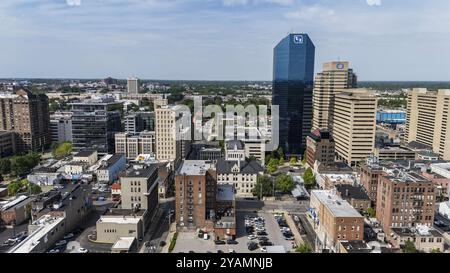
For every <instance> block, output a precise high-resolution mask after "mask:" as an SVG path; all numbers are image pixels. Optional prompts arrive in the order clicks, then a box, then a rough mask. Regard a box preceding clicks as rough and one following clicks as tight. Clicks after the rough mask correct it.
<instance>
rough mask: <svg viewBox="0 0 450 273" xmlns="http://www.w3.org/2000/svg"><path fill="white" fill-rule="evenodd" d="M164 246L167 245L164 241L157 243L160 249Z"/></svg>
mask: <svg viewBox="0 0 450 273" xmlns="http://www.w3.org/2000/svg"><path fill="white" fill-rule="evenodd" d="M166 244H167V243H166V242H165V241H161V242H159V246H160V247H164V246H166Z"/></svg>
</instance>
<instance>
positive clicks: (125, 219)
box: [98, 215, 141, 225]
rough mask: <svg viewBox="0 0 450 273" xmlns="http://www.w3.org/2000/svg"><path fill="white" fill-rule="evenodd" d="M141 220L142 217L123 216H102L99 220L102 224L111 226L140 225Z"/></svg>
mask: <svg viewBox="0 0 450 273" xmlns="http://www.w3.org/2000/svg"><path fill="white" fill-rule="evenodd" d="M140 220H141V217H139V216H136V217H134V216H122V215H117V216H106V217H105V216H102V217H100V219H99V220H98V221H99V222H102V223H111V224H135V225H136V224H138V223H139V221H140Z"/></svg>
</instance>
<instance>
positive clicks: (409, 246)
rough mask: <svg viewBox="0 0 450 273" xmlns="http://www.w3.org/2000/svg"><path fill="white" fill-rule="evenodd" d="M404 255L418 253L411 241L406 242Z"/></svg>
mask: <svg viewBox="0 0 450 273" xmlns="http://www.w3.org/2000/svg"><path fill="white" fill-rule="evenodd" d="M403 252H404V253H417V252H418V251H417V249H416V246H415V245H414V243H413V242H411V241H406V243H405V248H404V249H403Z"/></svg>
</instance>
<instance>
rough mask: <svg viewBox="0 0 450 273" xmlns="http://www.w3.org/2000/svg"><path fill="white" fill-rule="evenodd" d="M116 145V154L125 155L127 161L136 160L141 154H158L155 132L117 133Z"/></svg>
mask: <svg viewBox="0 0 450 273" xmlns="http://www.w3.org/2000/svg"><path fill="white" fill-rule="evenodd" d="M115 143H116V153H117V154H123V155H125V156H126V158H127V159H135V158H136V157H137V156H138V155H140V154H154V153H155V152H156V138H155V132H148V131H144V132H140V133H137V134H131V133H117V134H116V135H115Z"/></svg>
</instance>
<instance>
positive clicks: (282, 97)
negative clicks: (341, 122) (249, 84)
mask: <svg viewBox="0 0 450 273" xmlns="http://www.w3.org/2000/svg"><path fill="white" fill-rule="evenodd" d="M314 58H315V46H314V44H313V42H312V41H311V39H310V37H309V36H308V35H307V34H289V35H288V36H286V37H285V38H284V39H283V40H281V41H280V42H279V43H278V45H277V46H276V47H275V49H274V57H273V99H272V101H273V103H272V104H273V105H276V106H279V117H280V121H279V125H280V128H279V140H280V146H281V147H282V148H283V150H284V151H285V153H286V154H288V155H301V154H302V152H303V150H304V149H305V148H306V137H307V136H308V134H309V133H310V132H311V127H312V117H313V114H312V97H313V82H314Z"/></svg>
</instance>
